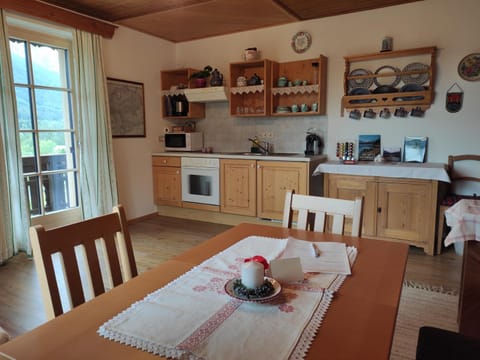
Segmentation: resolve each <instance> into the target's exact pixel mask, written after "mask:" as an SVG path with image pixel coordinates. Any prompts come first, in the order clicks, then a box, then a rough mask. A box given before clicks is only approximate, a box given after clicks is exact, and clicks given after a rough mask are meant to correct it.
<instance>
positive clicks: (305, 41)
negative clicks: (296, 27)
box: [291, 31, 312, 54]
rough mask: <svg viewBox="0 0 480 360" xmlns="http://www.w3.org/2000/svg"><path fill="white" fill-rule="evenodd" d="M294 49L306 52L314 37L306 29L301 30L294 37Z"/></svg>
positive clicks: (298, 51)
mask: <svg viewBox="0 0 480 360" xmlns="http://www.w3.org/2000/svg"><path fill="white" fill-rule="evenodd" d="M291 45H292V49H293V51H295V52H296V53H299V54H301V53H304V52H305V51H307V50H308V49H309V48H310V46H311V45H312V37H311V36H310V34H309V33H308V32H306V31H299V32H297V33H296V34H295V35H293V38H292V43H291Z"/></svg>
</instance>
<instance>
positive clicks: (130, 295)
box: [0, 223, 408, 360]
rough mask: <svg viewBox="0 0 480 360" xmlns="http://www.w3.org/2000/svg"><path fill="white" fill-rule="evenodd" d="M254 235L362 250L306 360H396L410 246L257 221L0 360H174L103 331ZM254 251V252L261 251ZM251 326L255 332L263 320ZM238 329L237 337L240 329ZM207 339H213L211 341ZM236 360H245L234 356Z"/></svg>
mask: <svg viewBox="0 0 480 360" xmlns="http://www.w3.org/2000/svg"><path fill="white" fill-rule="evenodd" d="M252 236H256V237H266V238H269V239H276V240H280V239H289V238H294V239H300V240H305V241H312V242H337V243H345V244H346V245H347V246H348V247H352V248H354V249H356V252H357V253H356V254H357V255H356V259H355V261H354V263H353V264H352V267H351V275H348V276H345V279H344V281H343V283H342V284H341V286H339V288H338V290H337V291H335V292H334V293H333V295H332V300H331V302H330V304H329V306H328V310H326V312H325V314H324V316H323V318H322V319H321V324H320V325H319V327H318V329H316V330H315V334H314V336H313V340H312V341H311V343H310V344H309V345H308V346H307V349H308V351H306V352H305V354H304V355H303V358H304V359H369V360H376V359H385V360H387V359H389V357H390V349H391V346H392V340H393V335H394V329H395V323H396V318H397V312H398V308H399V302H400V296H401V292H402V285H403V280H404V273H405V268H406V262H407V257H408V245H407V244H405V243H400V242H390V241H383V240H375V239H368V238H362V237H352V236H347V235H336V234H330V233H320V232H313V231H303V230H298V229H289V228H283V227H278V226H270V225H263V224H250V223H242V224H239V225H236V226H234V227H232V228H230V229H228V230H227V231H225V232H223V233H220V234H218V235H216V236H214V237H212V238H210V239H208V240H206V241H204V242H202V243H201V244H200V245H197V246H195V247H193V248H191V249H189V250H187V251H185V252H183V253H182V254H180V255H178V256H175V257H173V258H172V259H170V260H168V261H166V262H163V263H161V264H159V265H157V266H155V267H153V268H152V269H149V270H147V271H145V272H143V273H141V274H139V275H138V276H137V277H135V278H133V279H131V280H129V281H127V282H126V283H124V284H122V285H120V286H117V287H115V288H113V289H111V290H110V291H108V292H106V293H105V294H102V295H100V296H98V297H96V298H94V299H92V300H90V301H87V302H86V303H84V304H82V305H80V306H78V307H76V308H74V309H72V310H71V311H68V312H66V313H64V314H63V315H60V316H58V317H56V318H55V319H52V320H50V321H48V322H46V323H44V324H43V325H41V326H39V327H37V328H35V329H33V330H31V331H29V332H27V333H25V334H23V335H20V336H18V337H16V338H14V339H12V340H11V341H9V342H7V343H5V344H3V345H1V346H0V359H1V358H2V356H3V357H4V358H7V359H9V358H13V359H17V360H21V359H29V360H35V359H82V360H85V359H88V360H93V359H165V358H167V357H162V356H160V355H155V354H153V353H150V352H148V351H144V350H141V349H138V348H135V347H134V346H128V345H125V344H122V343H121V342H118V341H112V340H111V339H108V338H106V337H104V336H101V335H99V332H98V331H99V328H100V327H102V326H104V324H105V323H108V321H109V320H111V319H112V318H115V317H116V316H117V315H118V314H119V313H122V312H125V310H126V309H128V308H129V307H131V305H132V304H134V303H138V302H139V301H142V299H144V298H145V297H146V296H148V295H149V294H151V293H153V292H155V291H159V289H160V290H162V289H163V288H165V287H168V286H170V285H171V284H172V282H175V280H176V279H179V278H182V277H183V276H185V274H188V273H189V272H191V271H194V270H195V269H197V270H198V268H199V266H200V265H201V264H203V263H205V262H206V261H209V259H211V258H212V257H214V256H216V255H218V254H222V253H224V252H225V251H228V249H229V248H231V247H233V245H235V244H237V243H239V242H241V241H242V240H244V239H246V238H249V237H250V238H251V237H252ZM276 240H275V241H276ZM159 246H161V245H160V244H159ZM251 247H252V249H251V251H252V254H254V253H255V252H256V249H255V245H254V244H253V245H252V246H251ZM219 296H220V295H219ZM191 306H192V307H195V306H196V304H191ZM250 306H258V307H261V306H263V304H261V303H260V304H256V303H253V304H250ZM300 310H302V309H300ZM199 311H200V310H199ZM158 326H160V327H162V326H163V327H164V330H165V331H167V332H168V331H169V328H170V329H173V326H174V324H171V323H170V324H158ZM251 326H252V327H255V326H256V324H255V322H252V324H251ZM267 326H268V322H267ZM285 330H286V331H287V332H288V330H289V329H288V326H287V329H280V328H277V327H275V326H272V327H271V328H270V329H269V330H268V336H271V337H276V336H277V333H280V331H285ZM172 331H173V330H172ZM185 331H187V329H185ZM189 331H190V330H189ZM230 331H232V332H235V327H233V328H231V330H230ZM232 335H233V336H235V334H232ZM205 341H206V342H208V341H211V340H210V339H209V338H208V337H207V338H206V340H205ZM223 345H225V344H223ZM257 354H258V356H257V357H258V358H265V359H277V357H276V356H275V349H269V348H259V349H258V352H257ZM233 355H235V356H233ZM207 358H209V357H207ZM232 358H238V359H241V358H243V357H242V355H241V354H232Z"/></svg>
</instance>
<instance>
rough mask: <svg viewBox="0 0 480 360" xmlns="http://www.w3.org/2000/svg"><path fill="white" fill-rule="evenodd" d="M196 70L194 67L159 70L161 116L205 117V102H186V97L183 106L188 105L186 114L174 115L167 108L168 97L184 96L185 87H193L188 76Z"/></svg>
mask: <svg viewBox="0 0 480 360" xmlns="http://www.w3.org/2000/svg"><path fill="white" fill-rule="evenodd" d="M195 72H198V70H196V69H190V68H185V69H176V70H165V71H161V73H160V78H161V82H162V116H163V118H165V119H202V118H204V117H205V104H203V103H197V102H188V101H187V100H186V98H185V99H184V100H183V101H184V102H185V105H184V106H188V112H187V115H175V112H174V111H172V110H174V109H171V110H170V111H169V109H168V103H167V101H168V100H169V97H172V96H181V97H184V96H185V88H187V89H190V88H195V86H194V84H193V81H192V80H190V76H191V75H192V74H193V73H195Z"/></svg>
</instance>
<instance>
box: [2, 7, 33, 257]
mask: <svg viewBox="0 0 480 360" xmlns="http://www.w3.org/2000/svg"><path fill="white" fill-rule="evenodd" d="M0 11H1V16H0V58H1V62H0V83H1V89H2V92H1V94H0V96H1V103H0V263H3V262H5V261H6V260H7V259H8V258H10V257H11V256H12V255H13V254H15V253H17V252H18V251H26V252H27V253H30V243H29V241H28V227H29V219H30V216H29V213H28V208H27V201H26V195H25V187H24V181H23V175H22V174H23V173H22V157H21V152H20V140H19V137H18V134H17V132H16V128H17V123H16V121H17V120H16V111H15V109H16V105H15V101H14V96H13V92H14V88H13V80H12V71H11V68H12V66H11V62H10V56H9V41H8V35H7V31H6V20H5V15H4V12H3V11H2V10H0Z"/></svg>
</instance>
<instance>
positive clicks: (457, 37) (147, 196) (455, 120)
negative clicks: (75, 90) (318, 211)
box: [105, 0, 480, 218]
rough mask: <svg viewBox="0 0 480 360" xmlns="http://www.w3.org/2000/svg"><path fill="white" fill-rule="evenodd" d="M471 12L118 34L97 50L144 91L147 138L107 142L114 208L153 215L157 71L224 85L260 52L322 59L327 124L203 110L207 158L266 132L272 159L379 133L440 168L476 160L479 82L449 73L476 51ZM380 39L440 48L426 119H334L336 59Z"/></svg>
mask: <svg viewBox="0 0 480 360" xmlns="http://www.w3.org/2000/svg"><path fill="white" fill-rule="evenodd" d="M479 13H480V1H478V0H425V1H421V2H415V3H410V4H405V5H400V6H394V7H388V8H382V9H377V10H371V11H364V12H360V13H356V14H348V15H342V16H335V17H330V18H324V19H318V20H312V21H306V22H300V23H294V24H288V25H282V26H277V27H271V28H266V29H260V30H254V31H248V32H243V33H237V34H232V35H226V36H218V37H214V38H210V39H204V40H196V41H191V42H185V43H180V44H177V45H174V44H171V43H168V42H166V41H162V40H159V39H156V38H153V37H150V36H148V35H144V34H140V33H137V32H134V31H132V30H129V29H125V28H120V29H119V30H118V31H117V32H116V34H115V36H114V38H113V40H109V41H105V59H106V72H107V75H108V76H111V77H118V78H120V79H126V80H133V81H140V82H144V83H145V95H146V109H147V138H146V139H122V140H114V145H115V157H116V161H117V169H118V170H117V171H118V177H119V189H120V199H121V201H123V202H124V204H125V205H126V207H127V210H128V211H129V217H130V218H131V217H138V216H142V215H145V214H147V213H150V212H152V211H153V209H154V205H153V201H152V199H153V192H152V180H151V169H150V153H151V152H154V151H157V150H158V149H160V143H159V142H158V141H157V138H158V135H160V134H161V133H162V130H163V127H164V126H165V124H167V122H166V121H165V120H161V119H160V118H161V109H160V85H159V84H160V80H159V78H160V70H161V69H172V68H180V67H195V68H203V66H205V65H207V64H210V65H212V66H213V67H217V68H218V69H219V70H220V71H221V72H222V73H223V74H224V76H225V77H226V78H228V66H229V63H230V62H237V61H241V53H242V51H243V49H245V48H247V47H252V46H256V47H257V48H258V49H259V50H261V52H262V57H264V58H268V59H271V60H275V61H279V62H283V61H293V60H302V59H309V58H313V57H316V56H318V55H319V54H323V55H325V56H327V57H328V79H327V115H326V116H311V117H307V116H306V117H300V118H297V117H295V118H292V119H288V118H283V117H282V118H275V117H270V118H264V119H254V118H252V119H245V118H242V119H236V118H231V117H230V116H229V110H228V103H226V102H225V103H215V104H207V107H206V112H207V116H206V118H205V119H202V120H199V121H197V127H198V128H199V129H200V130H201V131H204V132H205V138H206V145H207V146H213V147H214V149H215V150H223V151H233V150H246V149H248V147H249V144H248V142H247V141H246V138H247V137H248V136H252V135H254V134H255V133H261V132H263V131H265V130H267V129H268V131H272V132H274V135H275V138H274V140H273V142H274V144H275V148H276V150H277V151H299V152H300V151H303V149H304V138H305V131H306V130H307V128H308V127H312V126H313V127H316V128H318V129H319V130H320V131H321V132H322V133H323V135H324V136H325V141H326V145H327V148H326V150H325V152H326V153H327V154H328V156H329V157H330V158H334V156H335V144H336V141H337V140H342V139H347V138H349V139H356V138H357V137H358V135H359V134H380V135H381V136H382V145H383V146H402V145H403V138H404V136H406V135H423V136H428V137H429V145H428V147H429V148H428V161H430V162H446V160H447V156H448V155H449V154H459V153H480V150H479V145H478V137H479V134H480V119H479V117H480V116H479V110H480V105H479V103H478V102H479V99H480V82H468V81H465V80H462V79H461V78H460V77H459V76H458V74H457V66H458V63H459V61H460V60H461V59H462V58H463V57H464V56H465V55H467V54H470V53H473V52H480V45H479V42H478V34H479V33H480V22H479V21H478V14H479ZM300 30H303V31H308V32H310V33H311V34H312V38H313V43H312V46H311V48H310V49H309V50H308V51H307V52H306V53H304V54H296V53H295V52H294V51H293V50H292V49H291V47H290V41H291V38H292V36H293V35H294V34H295V33H296V32H297V31H300ZM384 36H392V37H393V38H394V41H393V43H394V50H400V49H410V48H416V47H424V46H437V47H438V55H437V62H436V64H437V76H436V79H435V80H436V85H435V93H436V97H435V102H434V103H433V105H432V107H431V108H430V109H429V110H427V112H426V114H425V117H424V118H412V117H408V118H395V117H392V118H390V119H388V120H383V119H379V118H377V119H371V120H368V119H363V118H362V119H361V120H360V121H355V120H351V119H349V118H348V116H345V117H341V116H340V101H341V97H342V95H343V73H344V60H343V56H345V55H354V54H364V53H371V52H377V51H379V50H380V46H381V41H382V39H383V37H384ZM455 82H456V83H457V84H459V85H460V86H461V87H462V88H463V90H464V104H463V108H462V110H460V112H458V113H455V114H451V113H449V112H447V111H446V110H445V94H446V92H447V90H448V88H449V87H450V86H451V85H452V84H454V83H455Z"/></svg>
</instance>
